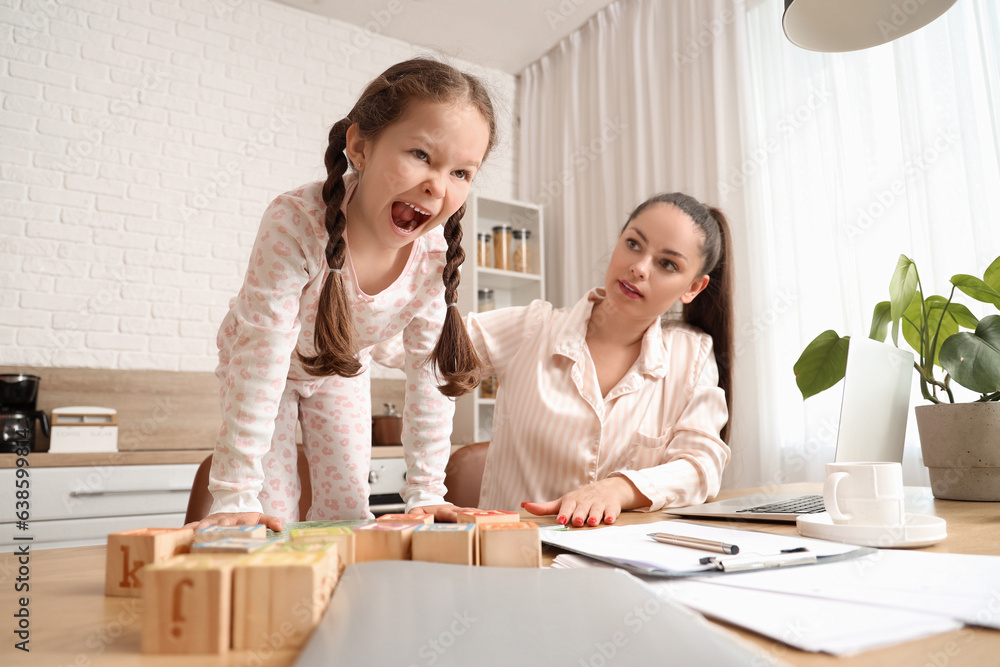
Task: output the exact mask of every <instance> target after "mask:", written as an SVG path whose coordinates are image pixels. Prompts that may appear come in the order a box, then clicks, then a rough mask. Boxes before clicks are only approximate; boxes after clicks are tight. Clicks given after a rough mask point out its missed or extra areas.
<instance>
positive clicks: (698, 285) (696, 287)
mask: <svg viewBox="0 0 1000 667" xmlns="http://www.w3.org/2000/svg"><path fill="white" fill-rule="evenodd" d="M708 280H709V278H708V276H707V275H704V276H702V277H701V278H698V279H697V280H695V281H694V282H693V283H691V287H690V288H689V289H688V291H687V292H685V293H684V294H682V295H681V303H691V302H692V301H694V298H695V297H696V296H698V294H700V293H701V291H702V290H703V289H705V288H706V287H708Z"/></svg>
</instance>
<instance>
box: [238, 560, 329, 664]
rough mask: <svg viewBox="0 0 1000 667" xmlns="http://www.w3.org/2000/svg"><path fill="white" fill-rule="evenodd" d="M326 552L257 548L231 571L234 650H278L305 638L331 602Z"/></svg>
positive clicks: (303, 640) (297, 644)
mask: <svg viewBox="0 0 1000 667" xmlns="http://www.w3.org/2000/svg"><path fill="white" fill-rule="evenodd" d="M331 571H332V565H331V561H330V558H329V555H328V554H326V553H324V552H312V553H308V552H279V553H273V552H272V553H257V554H252V555H250V556H245V557H243V558H241V559H240V560H239V561H238V562H237V564H236V567H235V569H234V570H233V649H234V650H238V651H242V650H257V651H262V650H266V649H269V650H271V651H278V650H281V649H282V648H286V649H287V648H296V647H299V646H301V645H302V644H303V643H305V641H306V639H308V637H309V634H310V633H311V632H312V630H313V628H314V627H315V626H316V624H317V623H319V620H320V618H322V616H323V611H324V610H325V609H326V606H327V603H329V601H330V595H331V594H332V592H333V587H332V585H330V581H331Z"/></svg>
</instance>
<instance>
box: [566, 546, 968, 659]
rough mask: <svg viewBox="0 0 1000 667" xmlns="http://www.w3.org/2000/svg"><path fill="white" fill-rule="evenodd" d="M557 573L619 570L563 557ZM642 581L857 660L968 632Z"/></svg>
mask: <svg viewBox="0 0 1000 667" xmlns="http://www.w3.org/2000/svg"><path fill="white" fill-rule="evenodd" d="M552 567H566V568H575V567H614V566H612V565H609V564H606V563H602V562H600V561H595V560H592V559H590V558H587V557H585V556H579V555H576V554H560V555H559V556H556V558H555V561H554V562H553V563H552ZM641 579H642V581H643V582H644V583H645V584H646V585H647V586H650V587H651V588H652V589H653V590H654V591H655V592H656V594H657V596H659V597H661V598H663V599H667V600H670V601H673V602H676V603H678V604H681V605H684V606H686V607H689V608H690V609H693V610H695V611H698V612H700V613H702V614H704V615H706V616H710V617H712V618H716V619H719V620H722V621H725V622H727V623H732V624H733V625H736V626H739V627H742V628H746V629H747V630H752V631H753V632H756V633H758V634H761V635H764V636H766V637H770V638H771V639H774V640H777V641H780V642H783V643H785V644H787V645H789V646H793V647H795V648H797V649H799V650H802V651H811V652H817V653H830V654H832V655H852V654H855V653H860V652H863V651H868V650H871V649H875V648H880V647H883V646H890V645H892V644H898V643H900V642H905V641H910V640H913V639H918V638H920V637H926V636H929V635H933V634H937V633H940V632H948V631H950V630H957V629H959V628H961V627H962V623H961V622H959V621H956V620H954V619H951V618H948V617H947V616H941V615H936V614H926V613H920V612H913V611H907V610H905V609H891V608H890V609H886V608H885V607H877V606H873V605H868V604H861V603H856V602H845V601H840V600H828V599H823V598H810V597H803V596H798V595H789V594H785V593H774V592H770V591H760V590H754V589H749V588H740V587H736V586H721V585H719V584H720V583H721V582H723V581H724V579H725V578H719V577H716V578H712V579H704V580H699V579H663V578H659V577H657V578H654V577H642V578H641Z"/></svg>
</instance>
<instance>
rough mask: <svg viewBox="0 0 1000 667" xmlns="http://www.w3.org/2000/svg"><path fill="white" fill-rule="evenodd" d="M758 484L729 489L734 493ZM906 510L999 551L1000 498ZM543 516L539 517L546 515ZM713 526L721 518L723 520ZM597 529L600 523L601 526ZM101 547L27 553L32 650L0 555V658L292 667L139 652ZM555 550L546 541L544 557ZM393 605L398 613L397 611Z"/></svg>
mask: <svg viewBox="0 0 1000 667" xmlns="http://www.w3.org/2000/svg"><path fill="white" fill-rule="evenodd" d="M818 488H819V485H815V484H812V485H808V484H794V485H786V486H783V487H780V488H776V489H767V490H768V491H777V492H790V493H812V492H816V491H817V490H818ZM752 491H758V490H746V491H742V492H727V493H723V494H721V495H720V498H722V497H732V496H735V495H741V494H742V493H748V492H752ZM909 492H910V493H909V495H908V499H907V502H908V506H907V510H908V511H909V512H912V513H917V514H933V515H936V516H941V517H944V518H945V519H947V521H948V534H949V536H948V539H946V540H945V541H944V542H942V543H940V544H937V545H935V546H932V547H928V548H927V549H926V550H927V551H936V552H945V553H966V554H984V555H1000V505H998V504H996V503H964V502H957V501H945V500H936V499H934V498H933V497H932V496H931V494H930V490H929V489H916V490H914V489H910V490H909ZM668 518H670V517H668V516H666V515H664V514H661V513H660V512H654V513H651V514H643V513H635V512H629V513H626V514H624V515H623V516H622V518H621V519H619V521H618V523H619V524H629V523H646V522H652V521H662V520H664V519H668ZM549 522H551V519H543V520H542V521H541V523H549ZM715 525H718V523H716V524H715ZM731 525H733V526H734V527H744V528H753V529H756V530H764V531H768V532H773V533H786V534H794V532H795V527H794V525H791V524H766V523H747V522H735V523H733V524H731ZM593 530H600V528H595V529H593ZM104 554H105V548H104V547H79V548H69V549H50V550H46V551H37V552H32V553H31V554H30V561H29V568H30V572H29V577H30V581H29V583H30V586H31V590H30V592H29V593H27V595H28V596H29V597H30V604H29V612H30V623H31V625H30V633H31V634H30V642H29V646H30V648H31V652H30V653H23V652H21V651H17V650H15V649H14V648H13V644H14V641H15V640H14V639H12V637H11V630H12V629H13V627H14V626H13V621H14V619H13V617H12V614H13V613H14V612H15V611H16V610H17V608H18V606H17V605H18V603H17V600H16V596H20V595H23V593H15V592H14V585H15V583H16V579H17V577H18V576H19V574H18V568H19V564H18V562H17V557H16V555H14V554H0V590H2V591H3V593H2V594H0V618H2V619H4V620H3V621H2V625H3V627H2V632H0V636H2V637H3V644H2V645H0V664H2V665H5V666H6V665H11V666H14V665H17V666H20V665H39V666H43V665H44V666H45V667H69V666H73V667H105V666H107V667H126V666H129V667H131V666H139V667H156V666H166V665H183V666H184V667H208V666H213V667H214V666H219V665H226V666H229V667H237V666H239V667H287V666H288V665H291V664H292V663H293V662H294V661H295V655H296V653H295V652H294V651H291V650H287V649H283V648H281V647H280V646H276V647H274V650H263V651H258V652H256V653H254V652H231V653H229V654H228V655H225V656H203V655H197V656H184V657H172V656H162V655H145V654H142V653H140V650H139V643H140V642H139V639H140V628H141V623H142V616H143V609H142V601H141V600H139V599H135V598H110V597H104ZM555 555H556V551H555V550H553V549H549V548H546V553H545V561H546V564H548V563H550V562H551V561H552V558H553V557H554V556H555ZM390 613H395V612H390ZM386 622H387V625H386V627H384V628H372V634H373V635H376V634H382V635H383V636H384V633H385V632H386V631H387V630H388V629H390V628H391V627H392V626H391V618H389V619H387V621H386ZM721 627H723V628H725V629H726V631H731V632H734V633H736V634H737V635H739V636H741V637H743V638H744V639H746V640H748V641H751V642H753V643H755V644H757V645H758V646H761V647H763V648H764V649H765V650H766V651H767V652H768V653H769V654H770V655H771V656H773V657H774V658H777V659H779V660H783V661H785V662H787V663H790V664H793V665H808V666H812V665H837V666H843V667H848V666H849V667H883V666H885V665H898V666H899V667H909V666H911V665H912V666H914V667H925V666H932V667H958V666H962V667H965V666H973V665H974V666H976V667H979V666H986V665H997V664H1000V631H994V630H983V629H974V628H964V629H962V630H958V631H954V632H948V633H943V634H938V635H933V636H931V637H926V638H924V639H920V640H916V641H912V642H908V643H905V644H900V645H896V646H892V647H889V648H885V649H880V650H875V651H868V652H865V653H862V654H860V655H857V656H853V657H848V658H834V657H832V656H828V655H823V654H813V653H804V652H801V651H798V650H796V649H793V648H790V647H788V646H786V645H784V644H780V643H778V642H774V641H771V640H770V639H767V638H763V637H759V636H757V635H754V634H752V633H749V632H746V631H743V630H740V629H738V628H733V627H731V626H728V625H725V624H722V625H721Z"/></svg>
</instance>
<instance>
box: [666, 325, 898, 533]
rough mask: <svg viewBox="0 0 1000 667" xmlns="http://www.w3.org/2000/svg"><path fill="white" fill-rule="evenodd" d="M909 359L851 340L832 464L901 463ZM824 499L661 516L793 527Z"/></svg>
mask: <svg viewBox="0 0 1000 667" xmlns="http://www.w3.org/2000/svg"><path fill="white" fill-rule="evenodd" d="M912 377H913V355H912V354H911V353H910V352H907V351H906V350H900V349H899V348H897V347H895V346H893V345H890V344H888V343H880V342H879V341H877V340H872V339H871V338H862V337H858V336H852V337H851V340H850V343H849V344H848V348H847V371H846V373H845V374H844V396H843V399H842V400H841V406H840V425H839V427H838V429H837V453H836V455H835V458H834V461H836V462H837V463H844V462H850V461H896V462H897V463H902V461H903V439H904V437H905V435H906V418H907V415H908V413H909V411H910V386H911V380H912ZM823 511H825V508H824V507H823V496H822V495H794V494H779V493H771V494H767V493H761V494H755V495H752V496H741V497H739V498H731V499H729V500H720V501H717V502H712V503H704V504H701V505H692V506H690V507H672V508H670V509H666V510H663V512H664V513H665V514H674V515H678V516H683V517H687V518H694V519H739V520H740V521H781V522H785V521H787V522H790V523H794V522H795V517H797V516H798V515H800V514H812V513H816V512H823Z"/></svg>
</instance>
